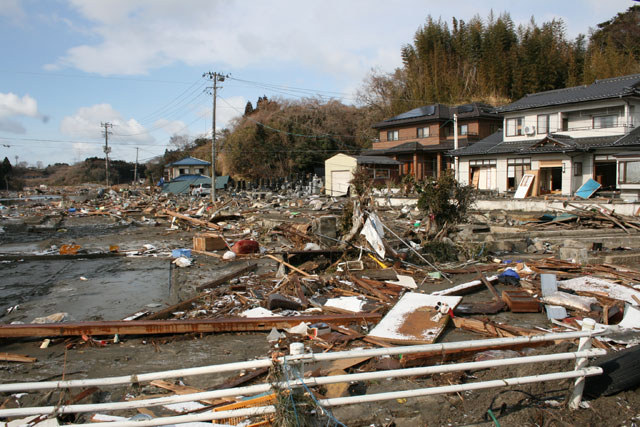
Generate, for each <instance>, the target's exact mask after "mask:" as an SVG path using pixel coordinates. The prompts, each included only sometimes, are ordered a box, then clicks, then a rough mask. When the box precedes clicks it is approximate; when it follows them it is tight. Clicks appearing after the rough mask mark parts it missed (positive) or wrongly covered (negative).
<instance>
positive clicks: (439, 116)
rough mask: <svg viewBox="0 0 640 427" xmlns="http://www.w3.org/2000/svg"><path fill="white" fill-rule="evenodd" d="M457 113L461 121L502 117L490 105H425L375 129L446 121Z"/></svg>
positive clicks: (477, 103)
mask: <svg viewBox="0 0 640 427" xmlns="http://www.w3.org/2000/svg"><path fill="white" fill-rule="evenodd" d="M454 113H457V114H458V118H459V119H466V118H475V117H488V118H495V119H499V118H500V115H499V114H498V113H497V112H496V110H495V108H494V107H492V106H491V105H488V104H483V103H480V102H473V103H471V104H464V105H458V106H456V107H448V106H446V105H443V104H432V105H425V106H422V107H418V108H414V109H413V110H409V111H407V112H405V113H402V114H398V115H397V116H394V117H391V118H389V119H385V120H383V121H381V122H378V123H376V124H374V125H373V126H372V127H373V128H374V129H379V128H386V127H393V126H400V125H404V124H409V123H420V122H430V121H431V122H433V121H446V120H451V119H453V114H454Z"/></svg>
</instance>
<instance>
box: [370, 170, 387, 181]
mask: <svg viewBox="0 0 640 427" xmlns="http://www.w3.org/2000/svg"><path fill="white" fill-rule="evenodd" d="M389 178H391V171H390V170H389V169H374V170H373V179H389Z"/></svg>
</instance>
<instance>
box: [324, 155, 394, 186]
mask: <svg viewBox="0 0 640 427" xmlns="http://www.w3.org/2000/svg"><path fill="white" fill-rule="evenodd" d="M358 166H360V167H363V168H365V169H366V170H367V171H368V172H369V175H370V177H371V179H372V180H373V184H374V186H375V185H386V184H387V183H388V182H397V181H398V179H399V176H400V167H401V166H402V163H401V162H398V161H397V160H394V159H391V158H388V157H382V156H352V155H348V154H336V155H335V156H333V157H331V158H329V159H327V160H325V162H324V171H325V193H326V194H327V195H329V196H344V195H346V194H348V193H349V187H350V185H351V180H352V179H353V173H354V172H355V170H356V169H357V168H358Z"/></svg>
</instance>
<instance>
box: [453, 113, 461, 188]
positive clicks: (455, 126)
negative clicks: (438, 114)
mask: <svg viewBox="0 0 640 427" xmlns="http://www.w3.org/2000/svg"><path fill="white" fill-rule="evenodd" d="M458 147H459V145H458V115H457V114H454V115H453V149H454V150H457V149H458ZM453 167H454V170H455V174H456V182H457V183H460V171H459V167H460V161H459V160H458V156H457V155H456V156H455V157H454V163H453Z"/></svg>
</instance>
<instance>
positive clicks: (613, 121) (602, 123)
mask: <svg viewBox="0 0 640 427" xmlns="http://www.w3.org/2000/svg"><path fill="white" fill-rule="evenodd" d="M616 126H618V116H616V115H614V114H612V115H610V116H595V117H594V118H593V129H603V128H614V127H616Z"/></svg>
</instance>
